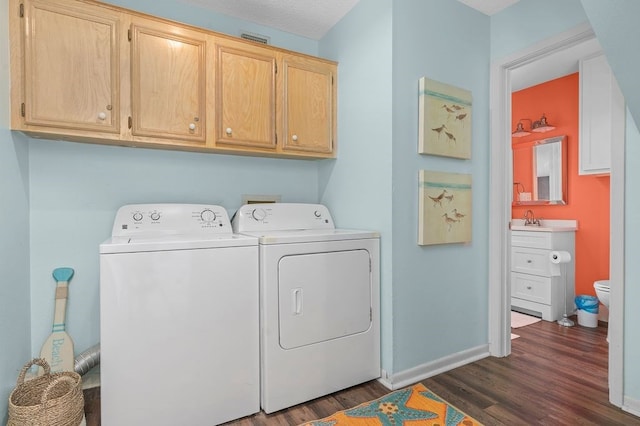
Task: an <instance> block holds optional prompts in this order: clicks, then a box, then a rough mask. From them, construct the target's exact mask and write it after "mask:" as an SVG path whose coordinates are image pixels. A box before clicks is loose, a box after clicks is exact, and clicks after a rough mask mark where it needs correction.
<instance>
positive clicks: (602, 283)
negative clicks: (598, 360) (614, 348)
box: [593, 280, 610, 342]
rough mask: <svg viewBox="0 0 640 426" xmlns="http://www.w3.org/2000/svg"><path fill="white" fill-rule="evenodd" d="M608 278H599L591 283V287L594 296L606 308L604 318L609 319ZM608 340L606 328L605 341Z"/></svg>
mask: <svg viewBox="0 0 640 426" xmlns="http://www.w3.org/2000/svg"><path fill="white" fill-rule="evenodd" d="M609 284H610V283H609V280H599V281H596V282H594V283H593V288H594V289H595V290H596V296H598V300H599V301H600V303H602V304H603V305H604V306H605V307H606V308H607V309H606V313H605V315H606V320H607V321H608V320H609ZM608 341H609V331H608V329H607V342H608Z"/></svg>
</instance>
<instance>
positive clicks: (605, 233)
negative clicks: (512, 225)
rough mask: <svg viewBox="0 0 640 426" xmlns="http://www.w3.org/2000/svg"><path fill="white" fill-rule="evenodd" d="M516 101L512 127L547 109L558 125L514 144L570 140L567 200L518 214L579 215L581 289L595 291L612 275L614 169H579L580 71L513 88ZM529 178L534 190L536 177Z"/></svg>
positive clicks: (577, 256) (550, 119)
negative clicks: (611, 190)
mask: <svg viewBox="0 0 640 426" xmlns="http://www.w3.org/2000/svg"><path fill="white" fill-rule="evenodd" d="M511 101H512V114H513V116H512V129H515V128H516V124H517V123H518V120H519V119H521V118H529V119H531V120H534V121H535V120H539V119H540V117H541V116H542V114H543V113H544V114H545V115H546V117H547V121H548V122H549V123H550V124H552V125H553V126H555V127H556V128H555V130H552V131H550V132H546V133H532V134H531V135H529V136H524V137H520V138H512V146H516V145H518V144H526V143H531V142H532V141H534V140H536V139H542V138H548V137H553V136H559V135H567V143H568V155H567V158H568V165H567V166H568V167H567V172H568V197H567V201H568V203H567V205H550V206H513V207H512V211H511V213H512V217H513V218H517V219H520V218H522V217H523V216H524V212H525V211H526V210H527V209H528V208H530V209H532V210H533V212H534V213H535V217H536V218H544V219H575V220H577V221H578V231H577V232H576V250H575V266H576V288H575V289H576V294H591V295H595V291H594V289H593V282H594V281H596V280H601V279H608V278H609V175H601V176H580V175H578V137H579V134H578V133H579V131H578V128H579V127H578V126H579V79H578V73H575V74H570V75H568V76H565V77H561V78H558V79H556V80H551V81H548V82H546V83H542V84H539V85H537V86H533V87H530V88H527V89H524V90H520V91H517V92H513V94H512V98H511ZM528 125H529V122H528V121H527V122H525V127H526V128H527V127H528ZM521 167H522V166H521ZM517 169H518V165H517V164H514V170H517ZM523 184H524V185H525V188H526V191H527V192H530V191H531V189H532V187H531V185H532V184H531V182H529V183H528V184H527V183H525V182H523ZM514 192H515V191H514Z"/></svg>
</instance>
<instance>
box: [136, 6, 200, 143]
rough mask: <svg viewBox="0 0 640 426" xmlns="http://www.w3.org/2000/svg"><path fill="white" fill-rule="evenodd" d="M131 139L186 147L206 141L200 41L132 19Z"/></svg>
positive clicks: (197, 35) (176, 29) (182, 31)
mask: <svg viewBox="0 0 640 426" xmlns="http://www.w3.org/2000/svg"><path fill="white" fill-rule="evenodd" d="M130 31H131V33H130V35H131V134H132V135H133V136H145V137H155V138H166V139H178V140H182V141H189V142H201V143H202V144H204V142H205V138H206V115H205V114H206V113H205V106H206V71H205V69H206V47H207V43H206V35H205V34H204V33H200V32H197V31H191V30H189V29H187V28H184V27H179V26H172V25H169V24H166V23H160V22H156V21H152V20H145V19H140V18H137V17H134V18H133V19H132V23H131V29H130Z"/></svg>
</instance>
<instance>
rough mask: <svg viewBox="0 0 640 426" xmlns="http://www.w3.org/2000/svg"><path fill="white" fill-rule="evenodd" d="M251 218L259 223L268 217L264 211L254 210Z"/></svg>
mask: <svg viewBox="0 0 640 426" xmlns="http://www.w3.org/2000/svg"><path fill="white" fill-rule="evenodd" d="M251 216H252V217H253V218H254V219H255V220H257V221H261V220H263V219H264V218H265V217H267V212H266V211H264V209H253V211H252V212H251Z"/></svg>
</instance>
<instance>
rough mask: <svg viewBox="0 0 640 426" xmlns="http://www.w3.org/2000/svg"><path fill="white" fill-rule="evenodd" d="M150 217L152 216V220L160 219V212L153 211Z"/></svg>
mask: <svg viewBox="0 0 640 426" xmlns="http://www.w3.org/2000/svg"><path fill="white" fill-rule="evenodd" d="M150 217H151V220H160V213H158V212H153V213H151V215H150Z"/></svg>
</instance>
